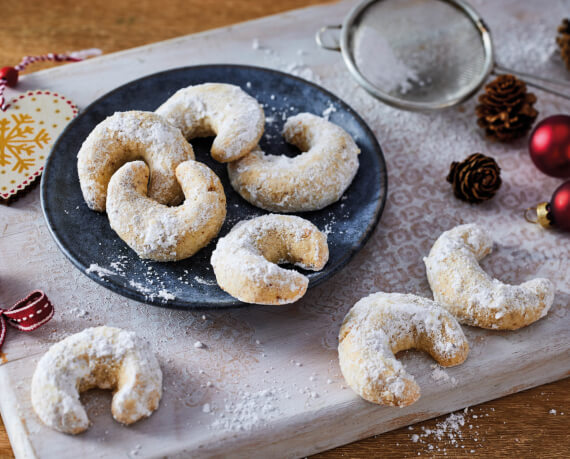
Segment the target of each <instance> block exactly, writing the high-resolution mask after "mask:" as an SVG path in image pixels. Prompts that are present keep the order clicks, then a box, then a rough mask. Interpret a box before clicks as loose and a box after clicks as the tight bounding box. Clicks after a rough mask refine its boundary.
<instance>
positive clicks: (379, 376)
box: [338, 292, 469, 407]
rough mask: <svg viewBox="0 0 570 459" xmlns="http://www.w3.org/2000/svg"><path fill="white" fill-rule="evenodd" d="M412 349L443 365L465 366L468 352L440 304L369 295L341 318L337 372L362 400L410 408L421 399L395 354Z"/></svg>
mask: <svg viewBox="0 0 570 459" xmlns="http://www.w3.org/2000/svg"><path fill="white" fill-rule="evenodd" d="M411 348H415V349H419V350H423V351H425V352H427V353H428V354H430V355H431V356H432V357H433V358H434V359H435V360H436V361H437V363H439V364H440V365H442V366H445V367H448V366H453V365H458V364H460V363H463V362H464V361H465V359H466V358H467V354H468V352H469V344H468V343H467V340H466V339H465V335H464V334H463V330H462V329H461V326H460V325H459V323H458V322H457V320H455V318H454V317H453V316H452V315H451V314H450V313H449V312H447V311H446V310H445V309H444V308H443V307H442V306H441V305H439V304H438V303H436V302H434V301H432V300H429V299H427V298H422V297H419V296H416V295H410V294H402V293H384V292H378V293H373V294H372V295H369V296H367V297H365V298H362V299H361V300H360V301H358V302H357V303H356V304H355V305H354V306H353V307H352V309H351V310H350V311H349V312H348V314H347V315H346V317H345V318H344V321H343V323H342V325H341V328H340V334H339V345H338V357H339V363H340V369H341V371H342V374H343V376H344V379H345V380H346V382H347V383H348V385H349V386H350V387H351V388H352V389H353V390H354V391H355V392H356V393H357V394H358V395H360V396H361V397H362V398H363V399H365V400H367V401H369V402H372V403H379V404H384V405H392V406H400V407H404V406H408V405H411V404H412V403H414V402H415V401H416V400H418V398H419V397H420V387H419V385H418V384H417V383H416V382H415V380H414V378H413V376H412V375H410V374H408V373H407V372H406V370H405V369H404V366H403V365H402V364H401V363H400V362H399V361H398V360H397V359H396V357H395V354H397V353H398V352H400V351H404V350H406V349H411Z"/></svg>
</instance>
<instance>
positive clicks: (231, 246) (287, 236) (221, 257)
mask: <svg viewBox="0 0 570 459" xmlns="http://www.w3.org/2000/svg"><path fill="white" fill-rule="evenodd" d="M328 259H329V248H328V245H327V236H326V235H325V234H324V233H321V232H320V231H319V229H318V228H317V227H316V226H315V225H313V224H312V223H311V222H309V221H307V220H305V219H303V218H300V217H294V216H288V215H275V214H269V215H263V216H261V217H257V218H253V219H251V220H246V221H241V222H239V223H238V224H237V225H236V226H234V227H233V228H232V230H231V231H230V232H229V233H228V234H227V235H226V236H225V237H223V238H220V239H219V240H218V244H217V246H216V249H215V250H214V252H213V253H212V259H211V262H212V266H213V268H214V274H215V275H216V280H217V282H218V285H219V286H220V287H221V288H222V290H225V291H226V292H228V293H229V294H230V295H232V296H234V297H235V298H237V299H238V300H240V301H244V302H246V303H257V304H286V303H293V302H295V301H297V300H298V299H299V298H301V297H302V296H303V295H304V294H305V292H306V290H307V286H308V285H309V279H308V278H307V277H306V276H304V275H303V274H301V273H299V272H297V271H295V270H292V269H283V268H280V267H279V266H277V263H293V264H295V265H296V266H300V267H301V268H303V269H310V270H312V271H319V270H321V269H322V268H323V267H324V266H325V264H326V263H327V261H328Z"/></svg>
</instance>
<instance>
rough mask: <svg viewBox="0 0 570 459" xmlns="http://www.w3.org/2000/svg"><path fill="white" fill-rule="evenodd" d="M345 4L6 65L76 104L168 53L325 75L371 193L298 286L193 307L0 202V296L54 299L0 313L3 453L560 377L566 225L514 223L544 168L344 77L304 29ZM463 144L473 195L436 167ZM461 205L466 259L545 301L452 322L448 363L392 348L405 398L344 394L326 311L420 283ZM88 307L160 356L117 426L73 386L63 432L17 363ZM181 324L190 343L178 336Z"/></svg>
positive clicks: (304, 434)
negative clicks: (473, 176) (218, 307)
mask: <svg viewBox="0 0 570 459" xmlns="http://www.w3.org/2000/svg"><path fill="white" fill-rule="evenodd" d="M506 3H508V5H507V4H506ZM506 3H505V4H501V5H495V4H494V3H491V2H489V3H488V4H486V3H485V4H481V5H479V4H478V5H476V6H477V8H478V10H479V12H480V13H481V14H482V15H483V16H484V17H487V18H488V22H489V24H490V26H491V29H493V30H496V29H497V28H499V25H501V24H506V25H505V28H506V29H507V31H506V32H511V31H512V30H513V29H514V28H515V27H524V26H525V21H530V20H533V21H538V20H539V19H540V18H544V17H545V15H546V12H545V11H541V9H540V5H538V6H537V5H534V4H533V3H531V2H527V3H520V2H506ZM353 5H354V2H352V1H351V2H348V1H346V2H341V3H338V4H334V5H326V6H320V7H314V8H309V9H304V10H299V11H295V12H289V13H285V14H281V15H278V16H274V17H270V18H265V19H262V20H258V21H253V22H249V23H245V24H242V25H239V26H234V27H229V28H224V29H220V30H214V31H211V32H207V33H203V34H197V35H191V36H187V37H182V38H178V39H175V40H170V41H167V42H163V43H156V44H153V45H149V46H145V47H142V48H137V49H133V50H129V51H125V52H121V53H116V54H112V55H108V56H103V57H101V58H96V59H92V60H89V61H86V62H82V63H78V64H73V65H69V66H62V67H59V68H56V69H52V70H48V71H43V72H38V73H35V74H30V75H27V76H25V77H24V78H22V82H21V84H20V87H19V88H18V90H20V91H27V90H29V89H35V88H49V89H50V90H53V91H57V92H60V93H62V94H64V95H65V96H67V97H69V98H70V99H71V100H73V101H74V102H75V103H76V104H77V105H78V106H79V107H80V109H83V108H85V107H86V106H87V105H88V104H89V103H90V102H91V101H93V100H95V99H96V98H97V97H99V96H101V95H102V94H104V93H106V92H108V91H109V90H111V89H113V88H115V87H117V86H119V85H121V84H123V83H126V82H128V81H131V80H133V79H135V78H139V77H141V76H143V75H147V74H151V73H155V72H157V71H160V70H166V69H169V68H175V67H180V66H187V65H197V64H207V63H236V64H248V65H259V66H265V67H271V68H276V69H279V70H285V71H289V72H291V73H293V74H296V75H298V76H301V77H303V78H307V79H311V80H313V81H315V82H316V83H318V84H320V85H322V86H323V87H325V88H326V89H328V90H331V91H332V92H334V93H335V94H337V95H338V96H339V97H340V98H342V99H343V100H345V101H346V102H347V103H349V104H350V105H351V106H352V107H353V108H354V109H355V110H356V111H357V112H358V113H359V114H360V115H361V116H363V117H364V118H365V120H366V121H367V122H368V124H369V125H370V127H371V128H372V130H373V131H374V133H375V134H376V136H377V137H378V140H379V142H380V144H381V145H382V147H383V151H384V154H385V157H386V162H387V165H388V173H389V178H388V180H389V197H388V203H387V206H386V209H385V212H384V214H383V216H382V219H381V221H380V225H379V226H378V228H377V229H376V230H375V232H374V234H373V235H372V238H371V240H370V241H369V242H368V243H367V245H366V246H365V247H364V249H363V250H362V251H361V252H360V253H359V254H358V255H357V256H356V257H355V259H353V261H352V262H350V263H349V264H348V265H347V267H345V268H344V269H343V270H342V271H341V272H340V273H338V274H337V275H336V276H335V277H333V278H332V279H331V280H329V281H327V282H325V283H324V284H322V285H319V286H317V287H315V288H314V289H312V290H311V291H309V292H308V294H307V295H306V296H305V297H304V298H303V299H302V300H301V301H299V302H298V303H296V304H294V305H290V306H283V307H259V306H251V307H243V308H238V309H232V310H226V311H208V310H205V311H197V312H186V311H176V310H168V309H162V308H157V307H154V306H148V305H145V304H141V303H137V302H135V301H132V300H127V299H125V298H123V297H121V296H118V295H116V294H114V293H112V292H110V291H108V290H107V289H105V288H103V287H102V286H100V285H98V284H96V283H94V282H93V281H91V280H90V279H88V278H87V277H86V276H85V275H84V274H83V273H81V272H79V271H78V270H77V269H75V268H74V267H73V266H72V265H71V263H70V262H69V261H67V259H66V258H65V257H64V255H63V254H62V253H60V251H59V250H58V249H57V247H56V245H55V243H54V242H53V241H52V239H51V238H50V236H49V233H48V230H47V228H46V225H45V223H44V220H43V216H42V213H41V208H40V202H39V190H37V189H36V190H34V191H32V192H31V193H30V194H28V195H26V196H25V197H23V198H21V199H20V200H18V201H17V202H15V203H13V204H12V205H11V206H10V207H2V208H0V222H1V225H0V304H2V305H9V304H13V303H14V302H15V301H16V300H18V299H19V298H21V297H23V296H24V295H25V294H26V293H27V292H29V291H31V290H33V289H34V288H41V289H43V290H44V291H45V292H46V293H47V294H48V296H49V297H50V299H51V300H52V302H53V304H54V305H55V308H56V316H55V317H54V319H53V320H52V321H51V322H50V323H49V324H48V325H47V326H45V327H44V328H42V329H40V330H37V331H35V332H34V333H30V334H23V333H17V332H15V331H14V330H9V332H8V333H9V336H8V339H7V342H6V344H5V346H4V349H3V352H4V354H3V356H2V362H3V364H2V365H1V366H0V387H1V388H2V390H1V391H0V410H1V413H2V417H3V419H4V422H5V424H6V428H7V431H8V434H9V436H10V441H11V444H12V446H13V449H14V452H15V454H16V456H17V457H46V458H64V457H93V456H95V457H120V456H133V457H154V456H169V457H170V456H171V457H187V456H193V457H205V456H221V455H224V456H228V455H230V456H236V457H277V456H279V457H298V456H305V455H307V454H310V453H313V452H317V451H322V450H325V449H328V448H331V447H334V446H337V445H341V444H344V443H348V442H351V441H354V440H357V439H360V438H364V437H367V436H370V435H373V434H378V433H381V432H384V431H387V430H390V429H394V428H397V427H400V426H403V425H406V424H410V423H413V422H417V421H420V420H423V419H427V418H430V417H434V416H437V415H440V414H443V413H447V412H450V411H454V410H456V409H459V408H463V407H465V406H469V405H473V404H476V403H481V402H483V401H486V400H490V399H493V398H497V397H501V396H503V395H506V394H509V393H513V392H516V391H520V390H524V389H526V388H529V387H533V386H536V385H539V384H543V383H546V382H549V381H554V380H557V379H560V378H563V377H565V376H568V374H569V369H570V352H569V351H570V342H569V338H568V330H570V315H568V313H567V305H568V303H569V299H570V285H569V281H568V279H570V267H569V261H568V260H569V259H570V244H569V243H568V242H569V239H568V235H567V234H563V233H559V232H556V231H545V230H542V229H541V228H539V227H536V226H532V225H530V224H528V223H527V222H525V221H524V219H523V218H522V214H521V209H524V208H525V207H528V206H531V205H534V204H536V203H537V202H539V201H541V200H545V199H548V197H549V195H550V193H551V192H552V190H554V189H555V187H556V185H557V184H558V183H559V181H556V180H554V179H551V178H548V177H546V176H544V175H542V174H541V173H540V172H538V171H537V170H536V169H535V168H534V167H533V166H532V164H531V162H530V159H529V157H528V153H527V150H526V145H525V144H524V142H519V143H514V144H511V145H497V144H491V143H489V142H487V141H485V140H484V139H483V138H482V136H481V135H480V133H479V131H478V130H477V128H476V125H475V119H474V116H473V109H474V105H475V101H474V100H472V101H469V102H467V103H466V104H464V105H463V106H461V107H459V108H456V109H452V110H448V111H446V112H442V113H437V114H430V115H425V114H412V113H407V112H402V111H397V110H394V109H391V108H388V107H386V106H384V105H382V104H381V103H379V102H378V101H376V100H375V99H373V98H372V97H371V96H369V95H368V94H367V93H365V92H364V90H362V89H361V88H359V87H358V86H357V85H356V84H355V83H354V82H353V81H352V80H351V77H350V75H349V72H348V71H347V70H346V68H345V67H344V65H343V63H342V60H341V58H340V56H339V55H338V54H336V53H330V52H325V51H322V50H320V49H319V48H318V47H317V46H316V45H315V44H314V39H313V37H314V32H315V31H316V30H317V29H319V28H320V27H321V26H323V25H325V24H334V23H340V22H341V21H342V18H343V17H344V16H345V14H346V13H347V12H348V10H349V9H350V8H351V7H352V6H353ZM509 8H510V9H512V10H513V11H515V10H516V11H515V12H517V14H516V15H515V14H514V13H513V12H512V11H509V12H508V13H507V9H509ZM513 17H516V18H518V19H517V20H516V21H518V22H516V21H515V22H513V21H514V19H512V18H513ZM556 17H561V15H559V16H556ZM507 18H510V19H508V20H507ZM509 28H510V29H509ZM504 35H505V36H506V37H507V38H506V40H508V33H505V34H504ZM503 43H504V42H503ZM505 49H507V48H505ZM511 49H513V48H512V47H511V48H508V49H507V51H508V52H511V51H510V50H511ZM498 51H500V49H499V50H498ZM521 52H522V53H524V52H525V49H524V48H522V49H521ZM507 57H510V58H513V56H507ZM523 57H524V56H523ZM522 61H523V59H522V58H521V62H522ZM522 70H524V68H523V69H522ZM16 94H17V92H15V91H11V92H10V93H9V94H8V97H13V96H14V95H16ZM538 96H539V104H538V108H539V111H540V113H541V117H543V116H547V115H550V114H554V113H559V112H566V113H567V112H568V111H569V110H570V105H569V104H568V102H565V101H562V100H559V99H556V98H555V97H552V96H548V95H546V94H543V93H538ZM276 97H286V95H282V94H276ZM126 108H128V107H126ZM331 110H334V107H332V108H331ZM357 140H358V139H357ZM475 151H484V152H485V153H486V154H489V155H491V156H494V157H495V158H496V159H497V161H498V162H499V164H500V165H501V168H502V178H503V183H504V184H503V187H502V188H501V190H500V191H499V193H498V194H497V196H496V197H495V198H494V199H493V200H492V201H490V202H487V203H485V204H483V205H481V206H472V205H469V204H465V203H462V202H459V201H457V200H455V199H454V198H453V196H452V193H451V190H450V187H449V184H447V183H446V182H445V175H446V173H447V170H448V168H449V164H450V163H451V161H455V160H460V159H463V158H464V157H465V156H466V155H467V154H470V153H472V152H475ZM69 167H75V165H74V164H70V165H69ZM64 210H65V211H68V212H73V210H74V209H64ZM466 222H477V223H480V224H482V225H484V226H485V227H487V228H489V229H490V230H491V231H492V233H493V235H494V237H495V239H496V242H497V244H496V248H495V251H494V253H493V254H492V255H490V256H489V257H487V259H486V260H485V261H484V263H483V266H484V268H485V269H486V270H487V271H488V272H489V273H491V274H492V275H493V276H496V277H498V278H499V279H501V280H503V281H506V282H510V283H520V282H522V281H525V280H527V279H529V278H532V277H537V276H544V277H548V278H550V279H551V280H552V281H553V282H554V283H555V285H556V288H557V293H556V297H555V301H554V305H553V307H552V309H551V311H550V313H549V314H548V316H547V317H546V318H544V319H542V320H540V321H539V322H537V323H536V324H534V325H532V326H530V327H527V328H525V329H523V330H519V331H517V332H493V331H486V330H480V329H474V328H470V327H465V332H466V336H467V338H468V340H469V342H470V345H471V352H470V354H469V358H468V360H467V361H466V362H465V363H464V364H463V365H461V366H459V367H455V368H451V369H445V370H441V369H439V368H437V367H433V361H432V360H431V359H429V358H428V357H427V356H425V355H423V354H420V353H416V352H407V353H405V354H404V355H402V359H403V361H404V363H405V364H406V367H407V369H408V371H409V372H410V373H412V374H413V375H415V377H416V379H417V381H418V382H419V384H420V386H421V388H422V397H421V399H420V400H419V401H418V402H417V403H416V404H414V405H412V406H410V407H408V408H405V409H397V408H389V407H382V406H375V405H372V404H369V403H366V402H364V401H362V400H361V399H359V398H358V397H357V396H356V395H355V394H354V393H353V392H352V391H351V390H350V389H349V388H347V387H346V386H345V384H344V381H343V378H342V375H341V374H340V370H339V368H338V361H337V353H336V345H337V333H338V328H339V326H340V322H341V321H342V318H343V317H344V315H345V314H346V312H347V311H348V309H349V308H350V307H351V306H352V305H353V304H354V303H355V302H356V301H357V300H358V299H359V298H361V297H362V296H365V295H367V294H369V293H372V292H376V291H380V290H383V291H395V292H409V293H417V294H421V295H425V296H431V292H430V290H429V286H428V284H427V280H426V278H425V269H424V266H423V262H422V257H423V256H425V255H426V254H427V252H428V251H429V249H430V247H431V245H432V244H433V242H434V241H435V239H436V238H437V236H438V235H439V234H440V233H441V232H442V231H444V230H446V229H449V228H450V227H452V226H455V225H457V224H460V223H466ZM187 280H188V282H189V284H190V285H192V284H195V283H199V282H200V280H199V279H195V278H188V279H187ZM101 324H108V325H113V326H121V327H124V328H129V329H131V330H134V331H136V332H137V333H139V334H140V335H142V336H143V337H145V338H146V339H148V340H149V341H150V342H151V343H152V345H153V347H154V349H155V350H156V352H157V354H158V356H159V359H160V362H161V365H162V368H163V372H164V398H163V400H162V402H161V406H160V409H159V410H158V411H157V412H156V413H154V414H153V415H152V416H151V417H150V418H149V419H148V420H145V421H141V422H139V423H137V424H135V425H133V426H131V427H128V428H127V427H123V426H121V425H119V424H117V423H116V422H114V421H113V420H112V418H111V416H110V406H109V405H110V395H109V394H108V393H105V392H102V391H93V392H91V393H88V394H86V395H84V396H83V400H84V402H85V403H86V406H87V409H88V414H89V416H90V419H91V420H92V422H93V425H92V427H91V428H90V429H89V430H88V431H87V432H86V433H84V434H82V435H79V436H76V437H71V436H67V435H63V434H60V433H57V432H55V431H52V430H50V429H48V428H46V427H44V426H43V425H42V424H41V423H40V421H39V420H38V419H37V418H36V416H35V414H34V413H33V410H32V408H31V405H30V397H29V389H30V380H31V377H32V374H33V371H34V368H35V364H36V363H37V361H38V359H39V358H40V357H41V355H42V354H43V353H44V352H45V351H46V350H47V348H48V347H49V346H50V345H51V344H52V343H54V342H56V341H58V340H60V339H62V338H64V337H66V336H68V335H69V334H71V333H75V332H78V331H80V330H82V329H84V328H86V327H89V326H96V325H101ZM196 341H200V342H202V343H204V344H205V347H204V348H196V347H195V346H194V343H195V342H196Z"/></svg>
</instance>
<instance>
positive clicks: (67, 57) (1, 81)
mask: <svg viewBox="0 0 570 459" xmlns="http://www.w3.org/2000/svg"><path fill="white" fill-rule="evenodd" d="M100 54H101V50H100V49H97V48H91V49H84V50H82V51H74V52H71V53H63V54H54V53H48V54H43V55H41V56H26V57H24V58H23V59H22V61H21V62H20V63H19V64H18V65H16V66H14V67H4V68H2V69H0V109H1V110H2V111H6V110H7V109H8V107H9V106H10V105H9V104H6V99H5V98H4V91H5V90H6V87H14V86H16V83H17V81H18V75H19V73H20V72H21V71H23V70H24V69H25V68H26V67H27V66H28V65H30V64H34V63H36V62H46V61H55V62H78V61H82V60H84V59H87V58H88V57H91V56H98V55H100Z"/></svg>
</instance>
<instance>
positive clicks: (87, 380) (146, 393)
mask: <svg viewBox="0 0 570 459" xmlns="http://www.w3.org/2000/svg"><path fill="white" fill-rule="evenodd" d="M96 387H97V388H100V389H112V390H113V391H114V395H113V401H112V403H111V412H112V413H113V417H114V418H115V420H117V421H118V422H120V423H122V424H132V423H133V422H136V421H138V420H139V419H142V418H145V417H148V416H150V415H151V414H152V412H153V411H154V410H156V409H157V408H158V404H159V402H160V398H161V397H162V372H161V370H160V365H159V364H158V360H157V359H156V357H155V355H154V353H153V352H152V350H151V348H150V346H149V344H148V343H147V342H146V341H144V340H143V339H141V338H139V337H138V336H137V335H135V334H134V333H133V332H129V331H126V330H122V329H119V328H113V327H106V326H102V327H95V328H87V329H85V330H83V331H82V332H80V333H76V334H74V335H71V336H69V337H67V338H65V339H64V340H62V341H60V342H58V343H56V344H54V345H53V346H52V347H50V348H49V350H48V351H47V352H46V353H45V354H44V355H43V357H42V358H41V359H40V361H39V362H38V365H37V367H36V370H35V372H34V376H33V378H32V389H31V398H32V406H33V408H34V411H35V412H36V414H37V415H38V417H39V418H40V419H41V420H42V422H43V423H44V424H45V425H47V426H48V427H51V428H52V429H55V430H58V431H60V432H64V433H68V434H78V433H80V432H83V431H85V430H87V428H88V427H89V419H88V418H87V413H86V412H85V408H83V406H82V405H81V401H80V399H79V394H80V393H81V392H84V391H87V390H89V389H93V388H96Z"/></svg>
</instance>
